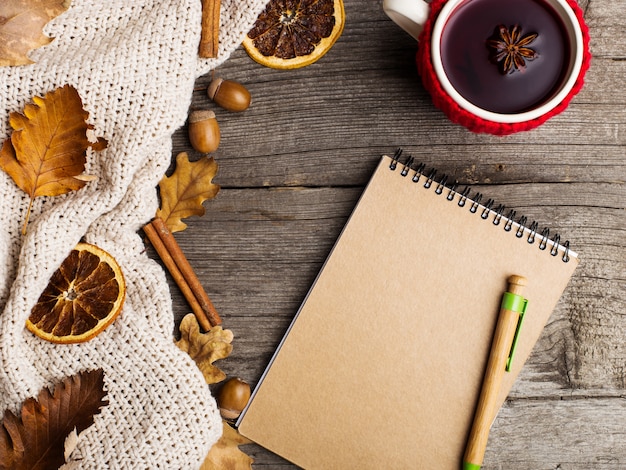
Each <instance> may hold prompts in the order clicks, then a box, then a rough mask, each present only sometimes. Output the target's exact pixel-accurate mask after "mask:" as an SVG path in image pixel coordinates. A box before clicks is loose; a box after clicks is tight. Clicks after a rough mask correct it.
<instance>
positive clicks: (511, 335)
mask: <svg viewBox="0 0 626 470" xmlns="http://www.w3.org/2000/svg"><path fill="white" fill-rule="evenodd" d="M507 281H508V283H509V286H508V288H507V292H505V294H504V296H503V299H502V305H501V307H500V314H499V315H498V322H497V324H496V331H495V333H494V337H493V342H492V343H491V351H490V353H489V359H488V362H487V369H486V371H485V376H484V379H483V384H482V387H481V391H480V397H479V399H478V405H477V406H476V413H475V414H474V421H473V423H472V429H471V431H470V435H469V439H468V441H467V447H466V449H465V455H464V457H463V470H479V469H480V467H481V466H482V463H483V459H484V456H485V450H486V448H487V440H488V439H489V429H490V428H491V424H492V423H493V420H494V419H495V416H496V414H497V411H498V409H497V400H498V395H499V393H500V389H501V387H502V380H503V379H504V373H505V372H506V370H507V369H508V365H509V359H510V358H511V354H512V350H513V349H514V347H515V341H516V334H517V333H518V326H519V325H520V318H521V317H522V316H523V314H524V311H525V308H526V303H527V301H526V299H524V298H523V297H522V296H521V292H522V290H523V288H524V286H525V285H526V278H524V277H522V276H510V277H509V278H508V279H507Z"/></svg>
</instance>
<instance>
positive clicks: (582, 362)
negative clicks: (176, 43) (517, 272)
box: [149, 0, 626, 470]
mask: <svg viewBox="0 0 626 470" xmlns="http://www.w3.org/2000/svg"><path fill="white" fill-rule="evenodd" d="M580 5H581V7H582V8H583V10H584V11H585V18H586V21H587V22H588V24H589V27H590V34H591V38H592V41H591V47H592V53H593V56H594V57H593V60H592V66H591V69H590V70H589V72H588V74H587V77H586V84H585V87H584V88H583V90H582V92H581V93H580V94H579V95H578V96H577V97H576V98H575V99H574V100H573V102H572V104H571V105H570V107H569V108H568V109H567V110H566V111H565V112H564V113H562V114H561V115H559V116H557V117H555V118H553V119H551V120H550V121H548V122H547V123H546V124H545V125H543V126H542V127H540V128H538V129H536V130H533V131H530V132H527V133H522V134H516V135H513V136H507V137H494V136H488V135H478V134H472V133H470V132H468V131H466V130H465V129H464V128H462V127H459V126H457V125H454V124H451V123H450V122H448V121H447V119H446V118H445V117H444V116H443V114H442V113H441V112H440V111H439V110H437V109H436V108H435V107H434V106H433V105H432V103H431V101H430V99H429V97H428V95H427V93H426V92H425V91H424V89H423V87H422V86H421V84H420V82H419V78H418V76H417V73H416V70H415V66H414V55H415V50H416V44H415V43H414V41H413V40H412V39H411V38H410V37H409V36H408V35H406V34H404V33H403V32H402V31H401V30H399V29H398V28H397V27H396V26H395V25H394V24H393V23H392V22H391V21H389V20H388V19H387V18H386V16H385V15H384V13H383V12H382V10H381V8H380V5H379V2H360V1H357V0H345V9H346V18H347V21H346V26H345V30H344V33H343V35H342V36H341V38H340V39H339V40H338V41H337V43H336V44H335V45H334V46H333V48H332V50H331V51H330V52H329V53H328V54H327V55H326V56H324V57H323V58H322V59H321V60H320V61H319V62H317V63H315V64H313V65H311V66H308V67H305V68H303V69H298V70H291V71H278V70H271V69H267V68H263V67H261V66H260V65H258V64H257V63H255V62H253V61H252V60H251V59H250V58H248V56H247V55H246V53H245V52H244V51H243V50H242V49H241V48H240V49H238V50H237V51H236V52H235V53H233V54H232V56H231V57H230V58H229V60H228V61H226V62H225V63H224V64H223V65H222V66H221V67H219V68H218V70H216V74H217V75H218V76H221V77H223V78H226V79H231V80H235V81H238V82H240V83H243V84H244V85H245V86H246V87H247V88H248V89H249V90H250V92H251V94H252V105H251V107H250V108H249V109H248V110H247V111H245V112H244V113H229V112H227V111H225V110H221V109H220V108H218V107H217V106H216V105H215V104H213V103H212V102H210V100H209V99H208V98H207V96H206V88H207V86H208V83H209V82H210V80H211V78H212V77H211V75H210V74H209V75H207V76H204V77H200V78H199V79H198V80H197V83H196V92H195V93H194V97H193V104H192V109H211V110H213V111H215V113H216V115H217V119H218V121H219V123H220V127H221V133H222V139H221V145H220V148H219V149H218V150H217V152H216V153H215V154H214V157H215V159H216V161H217V162H218V164H219V165H220V168H219V172H218V176H217V178H216V182H217V183H219V184H220V185H221V186H222V190H221V191H220V193H219V195H218V196H217V198H216V199H214V200H212V201H209V202H207V203H205V207H206V209H207V213H206V215H205V216H203V217H201V218H191V219H188V221H189V228H188V229H187V230H185V231H184V232H180V233H177V234H176V239H177V240H178V242H179V244H180V245H181V247H182V249H183V251H184V252H185V254H186V256H187V258H188V259H189V261H190V263H191V264H192V266H193V267H194V269H195V270H196V273H197V274H198V277H199V278H200V280H201V281H202V283H203V285H204V287H205V289H206V290H207V292H208V294H209V296H210V297H211V299H212V301H213V303H214V304H215V306H216V308H217V310H218V312H219V313H220V316H221V317H222V320H223V324H224V327H225V328H228V329H231V330H232V331H233V333H234V335H235V339H234V341H233V346H234V350H233V354H232V356H231V357H230V358H228V359H227V360H224V361H221V364H220V367H221V368H223V369H224V370H225V372H227V373H228V374H229V375H238V376H240V377H242V378H244V379H245V380H247V381H249V382H250V383H251V384H252V385H254V384H256V382H257V381H258V380H259V378H260V376H261V374H262V372H263V369H264V368H265V366H266V365H267V362H268V360H269V359H270V357H271V354H272V353H273V352H274V349H275V348H276V346H277V345H278V342H279V341H280V339H281V337H282V335H283V334H284V332H285V330H286V328H287V327H288V325H289V322H290V321H291V319H292V317H293V315H294V314H295V312H296V310H297V309H298V307H299V305H300V303H301V302H302V300H303V298H304V296H305V295H306V292H307V290H308V288H309V287H310V285H311V283H312V282H313V280H314V278H315V276H316V275H317V272H318V271H319V269H320V267H321V266H322V263H323V262H324V260H325V258H326V256H327V255H328V253H329V251H330V249H331V247H332V245H333V243H334V241H335V239H336V238H337V236H338V235H339V233H340V231H341V229H342V227H343V225H344V224H345V222H346V220H347V218H348V216H349V214H350V212H351V210H352V208H353V207H354V204H355V203H356V201H357V199H358V197H359V195H360V194H361V192H362V190H363V187H364V185H365V183H366V182H367V180H368V178H369V177H370V175H371V174H372V171H373V169H374V167H375V165H376V163H377V161H378V159H379V156H380V154H382V153H392V152H393V151H394V150H395V149H396V148H397V147H398V146H402V147H403V148H404V149H405V153H410V154H411V155H413V156H414V157H416V159H417V160H420V161H423V162H424V163H425V164H426V165H427V166H428V167H436V168H437V169H438V170H439V173H447V174H448V175H450V177H451V179H453V180H457V181H458V182H459V184H461V185H469V186H470V187H471V189H472V193H474V192H476V191H479V192H482V193H484V194H485V196H486V197H491V198H494V199H496V200H497V201H498V202H500V203H502V204H505V205H506V206H507V208H511V209H515V210H516V211H517V213H518V214H522V213H523V214H526V215H527V216H528V217H529V219H531V220H537V221H538V222H539V224H540V226H549V227H550V229H551V233H554V232H555V231H556V232H559V233H560V234H561V236H562V238H563V239H567V240H570V243H571V245H572V248H573V249H574V250H575V251H576V252H578V253H579V255H580V257H581V263H580V265H579V267H578V269H577V270H576V272H575V275H574V277H573V279H572V281H571V283H570V285H569V287H568V289H567V290H566V292H565V294H564V296H563V298H562V299H561V301H560V302H559V304H558V306H557V308H556V309H555V311H554V313H553V315H552V316H551V318H550V321H549V323H548V325H547V326H546V328H545V331H544V334H543V335H542V337H541V339H540V340H539V342H538V344H537V345H536V347H535V349H534V352H533V354H532V356H531V358H530V360H529V361H528V363H527V364H526V366H525V367H524V369H523V371H522V374H521V375H520V377H519V379H518V381H517V382H516V384H515V386H514V388H513V390H512V392H511V394H510V396H509V400H508V401H507V403H506V404H505V406H504V407H503V409H502V410H501V411H500V414H499V415H498V418H497V419H496V421H495V424H494V426H493V429H492V433H491V435H490V439H489V444H488V448H487V454H486V458H485V466H484V468H485V469H488V470H495V469H507V470H511V469H513V470H516V469H519V470H522V469H523V470H528V469H533V470H534V469H546V470H547V469H561V470H570V469H571V470H573V469H589V468H593V469H607V470H613V469H615V470H617V469H623V468H626V435H625V432H626V431H625V430H626V426H625V425H624V423H626V313H625V312H626V296H625V293H626V289H625V287H626V251H625V244H626V243H625V240H626V219H625V211H624V208H625V204H624V201H625V200H626V190H625V189H624V179H625V177H626V90H625V88H624V77H626V39H625V38H626V15H624V11H626V0H615V1H611V0H593V1H581V2H580ZM180 151H187V152H189V154H190V156H191V158H192V159H194V158H199V157H200V155H198V154H196V153H194V152H193V150H191V146H190V144H189V142H188V140H187V136H186V129H185V128H181V129H179V130H178V131H177V132H176V133H175V134H174V137H173V156H175V155H176V154H177V153H178V152H180ZM149 250H150V249H149ZM150 253H151V254H152V256H155V255H154V253H153V252H151V251H150ZM155 259H156V256H155ZM171 292H172V297H173V302H174V309H175V314H176V318H177V321H180V319H181V318H182V316H183V315H184V314H186V313H188V311H189V308H188V306H187V305H186V303H185V300H184V298H183V297H182V295H181V294H180V292H178V290H177V287H176V285H175V284H173V283H172V285H171ZM245 450H246V451H248V452H249V453H250V455H251V456H252V457H253V458H254V459H255V465H254V467H255V468H256V469H270V468H271V469H281V470H286V469H291V468H295V467H294V466H292V465H290V464H289V463H287V462H285V461H284V460H282V459H280V458H279V457H277V456H275V455H272V454H271V453H269V452H267V451H265V450H263V449H261V448H259V447H257V446H254V445H250V446H245Z"/></svg>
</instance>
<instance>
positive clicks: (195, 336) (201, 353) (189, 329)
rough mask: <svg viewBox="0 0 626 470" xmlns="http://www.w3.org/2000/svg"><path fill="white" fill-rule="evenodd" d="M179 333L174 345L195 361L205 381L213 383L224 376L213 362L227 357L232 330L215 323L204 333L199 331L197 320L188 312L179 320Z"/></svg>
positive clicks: (231, 346) (230, 345) (231, 348)
mask: <svg viewBox="0 0 626 470" xmlns="http://www.w3.org/2000/svg"><path fill="white" fill-rule="evenodd" d="M180 335H181V337H180V340H179V341H176V346H178V347H179V348H180V349H182V350H183V351H185V352H186V353H187V354H189V355H190V356H191V358H192V359H193V360H194V361H195V362H196V365H197V366H198V368H199V369H200V371H201V372H202V375H204V379H205V380H206V383H208V384H214V383H218V382H221V381H222V380H224V379H225V378H226V374H225V373H224V372H223V371H222V370H220V369H219V368H218V367H216V366H214V365H213V363H214V362H215V361H217V360H218V359H224V358H226V357H228V356H229V355H230V353H231V351H232V350H233V345H232V344H230V343H231V342H232V340H233V333H232V331H230V330H223V329H222V327H221V326H219V325H216V326H214V327H213V328H211V329H210V330H209V331H207V332H206V333H200V325H198V320H197V319H196V317H195V315H194V314H192V313H190V314H188V315H185V317H184V318H183V320H182V321H181V322H180Z"/></svg>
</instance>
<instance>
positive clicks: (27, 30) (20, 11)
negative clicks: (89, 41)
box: [0, 0, 71, 66]
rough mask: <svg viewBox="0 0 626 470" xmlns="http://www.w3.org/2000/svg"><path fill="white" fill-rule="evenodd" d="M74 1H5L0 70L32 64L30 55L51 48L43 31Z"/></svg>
mask: <svg viewBox="0 0 626 470" xmlns="http://www.w3.org/2000/svg"><path fill="white" fill-rule="evenodd" d="M70 3H71V1H70V0H2V2H0V66H7V65H25V64H31V63H32V60H30V59H29V58H28V53H29V52H30V51H31V50H33V49H37V48H38V47H41V46H45V45H46V44H49V43H50V42H51V41H52V39H51V38H49V37H48V36H46V35H44V34H43V27H44V26H45V25H46V24H47V23H48V22H49V21H50V20H51V19H53V18H56V17H57V16H59V15H60V14H61V13H63V12H64V11H66V10H67V9H68V8H69V6H70Z"/></svg>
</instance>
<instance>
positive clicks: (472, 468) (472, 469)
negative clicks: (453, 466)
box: [463, 462, 480, 470]
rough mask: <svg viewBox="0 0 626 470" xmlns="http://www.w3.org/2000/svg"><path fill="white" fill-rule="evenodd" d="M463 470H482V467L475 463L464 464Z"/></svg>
mask: <svg viewBox="0 0 626 470" xmlns="http://www.w3.org/2000/svg"><path fill="white" fill-rule="evenodd" d="M463 470H480V465H478V464H475V463H469V462H463Z"/></svg>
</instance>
